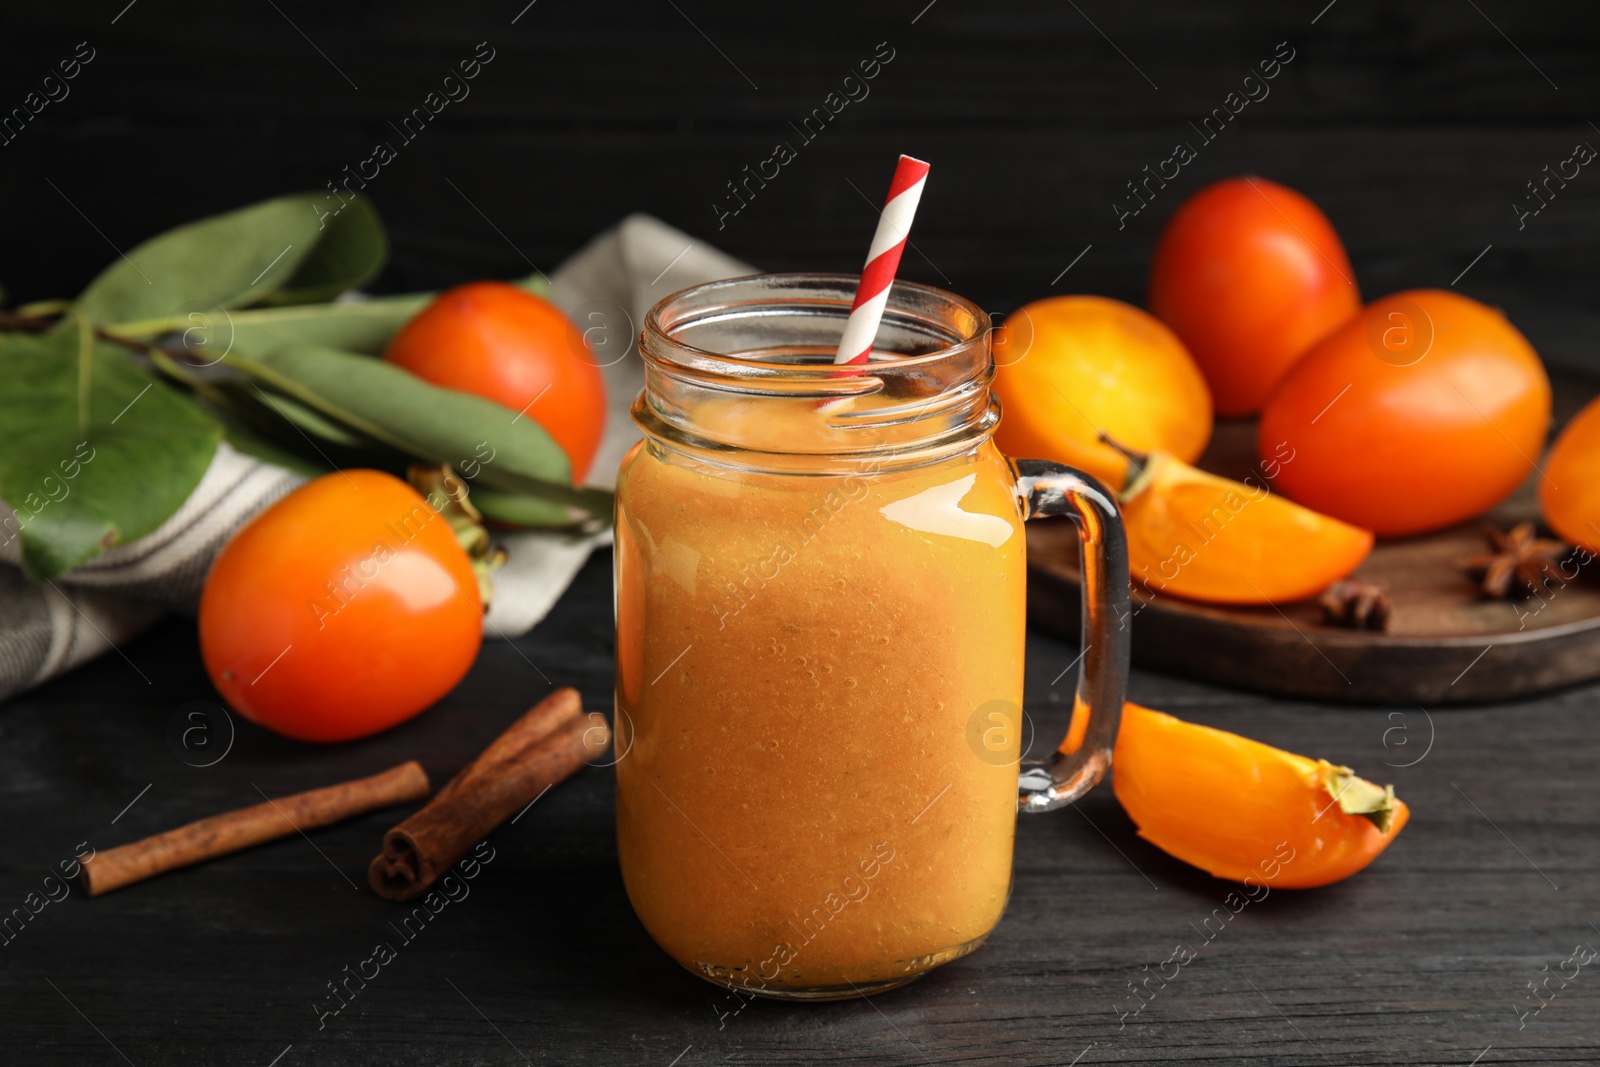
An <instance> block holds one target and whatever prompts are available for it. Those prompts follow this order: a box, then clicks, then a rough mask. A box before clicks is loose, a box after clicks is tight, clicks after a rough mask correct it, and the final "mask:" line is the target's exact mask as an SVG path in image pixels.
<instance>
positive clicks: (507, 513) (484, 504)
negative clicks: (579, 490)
mask: <svg viewBox="0 0 1600 1067" xmlns="http://www.w3.org/2000/svg"><path fill="white" fill-rule="evenodd" d="M467 498H468V499H469V500H470V501H471V502H472V506H473V507H475V508H477V509H478V510H479V511H480V512H482V513H483V516H484V518H486V519H491V520H493V521H494V522H503V523H509V524H510V525H512V526H557V527H560V526H571V525H572V512H571V511H570V509H568V508H566V507H563V506H562V505H560V504H554V503H551V502H550V501H548V500H540V499H539V498H537V497H532V496H528V495H526V494H524V493H507V492H503V491H502V490H499V489H491V488H489V487H488V486H486V485H474V486H472V487H471V488H470V489H469V490H468V493H467Z"/></svg>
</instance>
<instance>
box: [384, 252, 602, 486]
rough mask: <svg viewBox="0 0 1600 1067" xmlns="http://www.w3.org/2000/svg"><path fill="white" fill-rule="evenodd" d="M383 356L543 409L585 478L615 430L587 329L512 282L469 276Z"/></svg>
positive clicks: (512, 404) (539, 415) (491, 396)
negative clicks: (608, 429)
mask: <svg viewBox="0 0 1600 1067" xmlns="http://www.w3.org/2000/svg"><path fill="white" fill-rule="evenodd" d="M383 358H384V359H386V360H388V361H389V362H390V363H393V364H395V365H397V366H400V367H404V368H405V369H406V370H408V371H410V372H411V373H412V374H415V375H416V376H417V377H419V378H423V379H426V380H427V381H430V382H432V383H433V384H435V385H442V386H444V387H445V388H446V389H457V390H460V391H461V392H463V393H475V394H477V395H478V396H481V397H484V398H486V399H488V400H493V401H494V402H495V403H497V404H502V405H504V406H505V407H507V408H510V409H511V410H512V411H514V412H520V413H522V414H523V416H524V417H526V418H530V419H533V420H534V421H535V422H537V423H538V424H539V425H540V426H543V427H544V428H545V430H546V431H547V432H548V433H549V434H550V436H551V437H553V438H554V439H555V442H556V444H558V445H560V446H561V450H562V451H563V452H565V453H566V454H567V459H568V460H569V461H570V462H571V464H572V481H573V484H575V485H582V484H583V480H584V478H585V477H586V476H587V475H588V473H589V465H590V464H591V463H593V462H594V454H595V451H596V450H597V449H599V447H600V438H601V437H602V436H603V435H604V433H605V427H606V387H605V380H604V378H603V377H602V375H601V373H600V367H599V364H598V363H597V362H596V360H595V357H594V355H593V353H592V352H591V351H590V349H589V346H588V344H587V343H585V341H584V339H583V334H581V333H579V332H578V328H577V327H576V326H574V325H573V324H572V320H570V319H568V318H567V317H566V316H565V315H563V314H562V313H561V309H560V308H558V307H556V306H555V305H554V304H552V303H550V301H548V300H545V299H543V298H542V297H539V296H536V295H534V294H533V293H530V292H528V291H527V290H526V289H522V288H519V287H518V286H515V285H507V284H506V283H504V282H474V283H472V284H471V285H463V286H459V287H458V288H455V289H451V290H449V291H448V292H444V293H440V294H439V296H438V298H437V299H435V300H434V301H433V303H431V304H429V305H428V306H427V307H425V308H423V309H422V310H421V311H420V312H418V313H417V315H416V317H414V318H413V319H412V320H411V321H410V322H408V323H406V324H405V325H404V326H402V327H401V328H400V331H399V332H398V333H396V334H395V335H394V337H393V338H392V339H391V340H390V341H389V347H388V349H387V350H386V351H385V352H384V354H383Z"/></svg>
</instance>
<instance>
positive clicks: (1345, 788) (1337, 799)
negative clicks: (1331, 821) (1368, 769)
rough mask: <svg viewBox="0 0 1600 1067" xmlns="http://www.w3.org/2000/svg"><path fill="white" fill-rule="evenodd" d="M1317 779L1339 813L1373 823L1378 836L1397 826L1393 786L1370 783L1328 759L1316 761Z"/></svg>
mask: <svg viewBox="0 0 1600 1067" xmlns="http://www.w3.org/2000/svg"><path fill="white" fill-rule="evenodd" d="M1317 776H1318V777H1319V778H1320V779H1321V784H1322V788H1323V789H1324V790H1325V791H1326V792H1327V794H1328V796H1329V797H1330V798H1332V802H1333V803H1335V804H1337V805H1338V806H1339V810H1340V811H1342V812H1344V813H1345V814H1346V815H1359V816H1361V817H1362V818H1363V819H1368V820H1370V821H1371V822H1372V825H1374V826H1376V827H1377V828H1378V832H1379V833H1383V834H1387V833H1388V832H1389V827H1390V826H1392V825H1393V824H1394V809H1395V799H1394V786H1392V785H1378V784H1376V783H1375V782H1369V781H1367V780H1366V779H1365V778H1362V777H1360V776H1359V775H1357V774H1356V772H1355V771H1353V770H1351V769H1350V768H1349V767H1336V766H1334V765H1333V764H1331V763H1329V762H1328V761H1327V760H1318V761H1317Z"/></svg>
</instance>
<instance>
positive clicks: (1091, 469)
mask: <svg viewBox="0 0 1600 1067" xmlns="http://www.w3.org/2000/svg"><path fill="white" fill-rule="evenodd" d="M994 359H995V381H994V391H995V393H996V394H997V395H998V396H999V397H1000V404H1001V419H1000V429H999V430H998V431H997V432H996V435H995V440H996V442H997V443H998V444H999V445H1000V449H1001V451H1003V452H1005V453H1006V454H1007V455H1011V456H1017V457H1019V458H1027V459H1049V460H1055V461H1056V462H1057V463H1065V464H1067V465H1068V466H1072V467H1077V468H1078V469H1079V470H1082V471H1084V472H1086V473H1088V474H1091V475H1093V476H1094V477H1096V478H1098V479H1100V480H1101V481H1102V482H1105V483H1106V484H1107V485H1109V486H1111V487H1112V488H1113V489H1116V488H1120V487H1121V486H1122V484H1123V483H1124V481H1126V478H1127V466H1128V461H1127V460H1126V459H1124V458H1123V457H1122V455H1121V454H1119V453H1118V452H1117V451H1116V450H1115V449H1113V448H1111V447H1110V446H1108V445H1105V444H1102V443H1101V441H1100V435H1101V434H1107V435H1109V436H1111V437H1113V438H1115V439H1116V440H1117V441H1119V442H1121V443H1123V444H1125V445H1127V446H1128V447H1129V448H1134V449H1138V450H1139V451H1141V452H1149V451H1155V450H1158V449H1159V450H1161V451H1164V452H1171V453H1172V454H1173V455H1175V456H1178V457H1179V458H1181V459H1185V460H1192V459H1194V458H1196V457H1197V456H1199V455H1200V453H1201V451H1203V450H1204V449H1205V447H1206V441H1207V440H1209V439H1210V437H1211V395H1210V394H1209V393H1208V392H1207V391H1206V383H1205V379H1204V378H1202V377H1201V375H1200V371H1199V368H1197V367H1196V366H1195V365H1194V361H1193V360H1192V359H1190V358H1189V353H1188V352H1187V351H1185V349H1184V347H1183V343H1182V342H1181V341H1179V340H1178V338H1177V337H1176V336H1175V335H1174V334H1173V332H1172V331H1171V330H1169V329H1167V328H1166V326H1164V325H1162V324H1161V323H1160V322H1159V321H1157V320H1156V319H1155V318H1153V317H1151V316H1150V315H1148V314H1146V313H1145V312H1143V311H1140V310H1139V309H1138V308H1136V307H1131V306H1129V305H1127V304H1124V303H1122V302H1121V301H1118V300H1110V299H1107V298H1105V297H1100V296H1058V297H1051V298H1049V299H1047V300H1038V301H1035V302H1034V303H1032V304H1028V305H1026V306H1024V307H1021V308H1019V309H1017V311H1015V312H1014V313H1013V314H1012V315H1011V316H1010V317H1009V318H1008V319H1006V321H1005V323H1004V325H1002V326H1001V327H1000V329H998V330H997V331H995V338H994Z"/></svg>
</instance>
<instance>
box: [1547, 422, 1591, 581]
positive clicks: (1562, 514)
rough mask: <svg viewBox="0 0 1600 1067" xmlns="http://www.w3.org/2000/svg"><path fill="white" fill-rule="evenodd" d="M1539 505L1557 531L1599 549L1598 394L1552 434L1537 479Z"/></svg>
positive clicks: (1586, 546) (1589, 548)
mask: <svg viewBox="0 0 1600 1067" xmlns="http://www.w3.org/2000/svg"><path fill="white" fill-rule="evenodd" d="M1539 507H1540V509H1541V510H1542V511H1543V512H1544V521H1545V522H1547V523H1549V524H1550V528H1551V529H1552V530H1554V531H1555V532H1556V533H1557V534H1559V535H1561V536H1562V537H1563V538H1565V539H1566V540H1568V541H1570V542H1572V543H1573V544H1575V545H1581V546H1582V547H1584V548H1586V549H1588V550H1589V551H1590V552H1600V398H1596V399H1594V400H1591V401H1589V403H1588V406H1586V407H1585V408H1584V409H1583V410H1582V411H1580V412H1578V414H1577V415H1576V416H1575V417H1574V418H1573V420H1572V421H1571V422H1569V423H1567V428H1566V429H1564V430H1562V431H1561V435H1560V436H1559V437H1557V438H1556V443H1555V447H1553V448H1551V449H1550V456H1549V458H1548V459H1546V460H1545V463H1544V477H1542V478H1540V479H1539Z"/></svg>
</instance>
